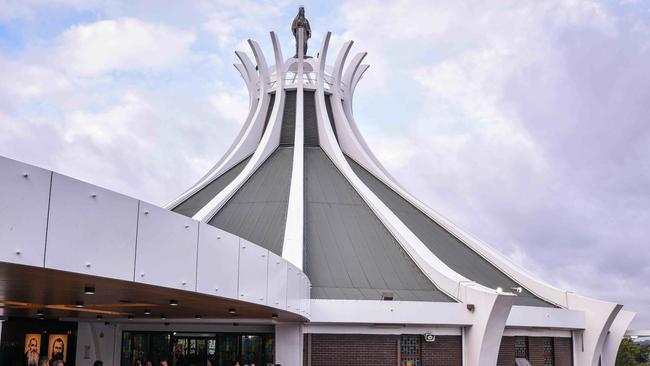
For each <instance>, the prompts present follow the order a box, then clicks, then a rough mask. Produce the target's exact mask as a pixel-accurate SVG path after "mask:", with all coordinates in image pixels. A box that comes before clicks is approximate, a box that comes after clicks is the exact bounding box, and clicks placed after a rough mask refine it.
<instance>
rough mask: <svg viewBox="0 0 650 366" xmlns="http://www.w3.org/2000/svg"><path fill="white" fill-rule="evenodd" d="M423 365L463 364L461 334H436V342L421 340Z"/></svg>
mask: <svg viewBox="0 0 650 366" xmlns="http://www.w3.org/2000/svg"><path fill="white" fill-rule="evenodd" d="M420 347H422V348H421V357H422V358H421V360H422V366H461V365H462V364H463V340H462V338H461V337H460V336H436V340H435V341H434V342H425V341H424V339H422V341H421V342H420Z"/></svg>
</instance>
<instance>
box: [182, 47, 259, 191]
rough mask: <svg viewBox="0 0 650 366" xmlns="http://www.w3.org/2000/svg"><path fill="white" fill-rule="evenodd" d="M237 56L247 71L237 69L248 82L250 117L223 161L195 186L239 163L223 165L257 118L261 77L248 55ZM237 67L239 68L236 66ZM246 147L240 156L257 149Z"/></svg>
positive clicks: (220, 160)
mask: <svg viewBox="0 0 650 366" xmlns="http://www.w3.org/2000/svg"><path fill="white" fill-rule="evenodd" d="M235 55H236V56H237V58H239V60H240V61H241V64H239V65H243V67H244V71H245V74H244V73H242V71H241V70H239V68H237V70H238V71H239V72H240V74H242V78H243V79H244V81H245V82H247V84H246V87H247V88H248V101H249V107H248V115H247V117H246V120H245V122H244V124H243V125H242V128H241V129H240V130H239V134H237V137H236V138H235V140H234V141H233V143H232V145H230V147H229V148H228V150H226V152H225V153H224V154H223V156H222V157H221V159H219V161H218V162H217V164H215V165H214V166H213V167H212V168H211V169H210V170H209V171H208V172H207V173H206V174H205V175H204V176H203V177H201V179H199V181H198V182H197V183H196V184H195V185H194V186H196V185H198V184H200V183H201V182H202V181H203V180H204V179H206V178H208V177H212V179H210V181H209V182H211V181H212V180H213V179H214V178H216V177H218V176H220V175H221V174H223V173H224V172H225V171H226V170H228V169H230V168H231V167H232V166H234V165H235V164H236V163H238V162H239V161H237V162H234V164H233V162H230V161H229V163H227V164H223V163H224V161H228V159H229V157H230V155H231V154H232V152H233V151H234V150H235V149H236V148H237V146H239V145H240V144H241V142H242V139H243V136H244V135H246V132H247V131H248V129H249V125H250V124H251V123H252V122H253V121H254V120H255V119H254V118H253V117H254V116H255V113H256V110H257V103H258V102H259V100H260V97H261V96H260V93H259V88H258V82H259V75H258V72H257V70H256V69H255V65H253V63H252V62H251V59H250V58H249V57H248V55H247V54H246V53H244V52H242V51H235ZM235 67H237V66H235ZM244 75H246V76H244ZM246 80H248V81H246ZM262 128H263V126H257V127H256V132H255V133H254V135H253V136H251V137H250V139H251V140H252V141H253V142H255V141H256V139H258V135H261V133H262V131H261V129H262ZM258 130H259V131H258ZM246 145H247V146H248V149H247V151H243V152H242V154H238V155H245V156H248V155H250V154H252V153H253V150H254V149H255V147H254V146H250V145H251V144H246ZM215 170H216V171H217V172H216V173H214V171H215ZM213 173H214V174H213ZM209 182H208V183H209ZM194 186H192V187H191V188H190V189H192V188H194ZM204 186H205V184H204V185H202V186H201V188H203V187H204Z"/></svg>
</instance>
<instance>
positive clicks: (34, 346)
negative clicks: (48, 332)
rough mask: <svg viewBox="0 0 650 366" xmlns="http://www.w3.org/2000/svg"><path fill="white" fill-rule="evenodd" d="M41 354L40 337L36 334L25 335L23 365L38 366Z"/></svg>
mask: <svg viewBox="0 0 650 366" xmlns="http://www.w3.org/2000/svg"><path fill="white" fill-rule="evenodd" d="M40 352H41V335H40V334H37V333H28V334H25V365H27V366H38V358H39V357H40Z"/></svg>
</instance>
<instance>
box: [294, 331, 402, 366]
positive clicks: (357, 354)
mask: <svg viewBox="0 0 650 366" xmlns="http://www.w3.org/2000/svg"><path fill="white" fill-rule="evenodd" d="M305 339H306V340H307V341H306V342H305V345H304V352H305V353H308V352H309V337H306V338H305ZM398 343H399V336H397V335H373V334H312V335H311V366H332V365H341V366H344V365H350V366H352V365H355V366H373V365H376V366H396V365H397V345H398ZM305 358H307V357H305ZM307 365H310V363H309V360H308V359H307V360H306V362H305V366H307Z"/></svg>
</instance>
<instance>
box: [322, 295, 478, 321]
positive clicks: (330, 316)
mask: <svg viewBox="0 0 650 366" xmlns="http://www.w3.org/2000/svg"><path fill="white" fill-rule="evenodd" d="M310 302H311V314H312V316H311V322H313V323H349V324H360V323H363V324H376V323H397V324H436V325H444V326H468V325H472V324H473V315H474V314H473V313H472V312H471V311H469V310H467V306H466V304H461V303H453V302H428V301H380V300H329V299H328V300H325V299H312V300H311V301H310Z"/></svg>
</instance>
